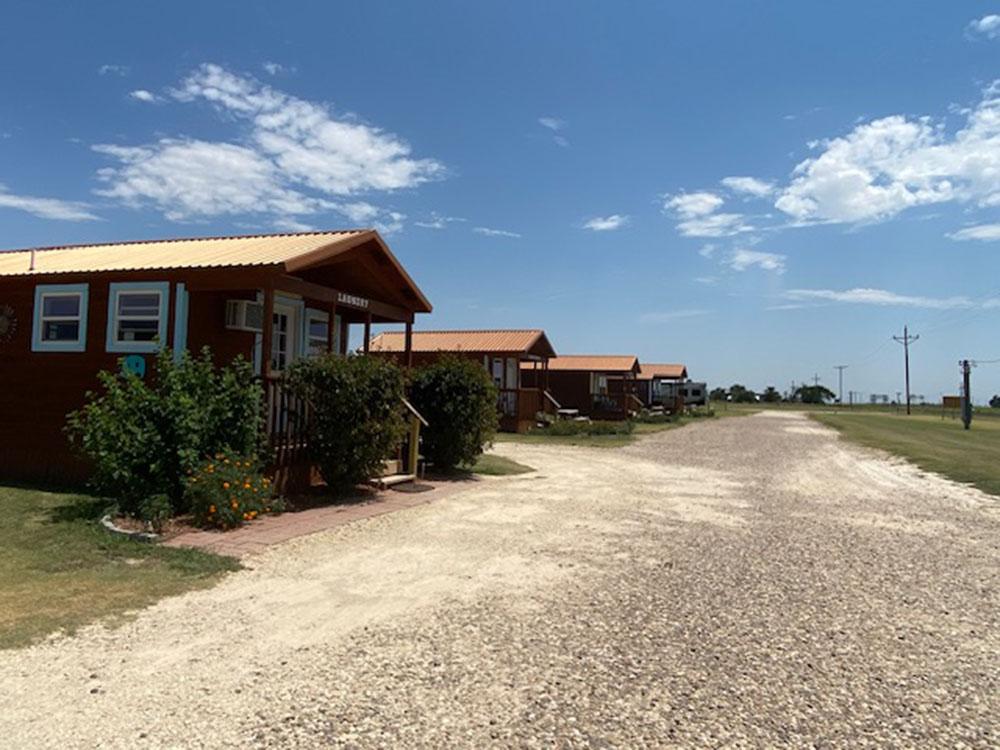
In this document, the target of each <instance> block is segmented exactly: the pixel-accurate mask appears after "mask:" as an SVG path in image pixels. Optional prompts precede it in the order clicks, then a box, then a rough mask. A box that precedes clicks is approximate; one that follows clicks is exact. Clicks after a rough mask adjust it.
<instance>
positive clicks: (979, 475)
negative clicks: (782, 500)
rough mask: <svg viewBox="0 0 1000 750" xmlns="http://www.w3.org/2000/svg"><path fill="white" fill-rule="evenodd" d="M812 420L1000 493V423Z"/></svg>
mask: <svg viewBox="0 0 1000 750" xmlns="http://www.w3.org/2000/svg"><path fill="white" fill-rule="evenodd" d="M811 416H812V418H813V419H815V420H817V421H819V422H822V423H823V424H825V425H829V426H830V427H833V428H835V429H837V430H838V431H840V433H841V434H842V435H843V436H844V437H845V438H846V439H848V440H852V441H854V442H857V443H860V444H862V445H867V446H870V447H873V448H882V449H883V450H887V451H889V452H891V453H895V454H896V455H899V456H902V457H904V458H907V459H909V460H910V461H912V462H913V463H915V464H916V465H917V466H919V467H920V468H922V469H925V470H927V471H933V472H936V473H938V474H942V475H943V476H946V477H948V478H949V479H953V480H955V481H957V482H965V483H968V484H972V485H974V486H976V487H978V488H979V489H981V490H983V491H984V492H989V493H990V494H993V495H1000V420H998V419H995V418H990V417H984V418H979V417H977V418H976V419H974V420H973V423H972V429H971V430H969V431H966V430H964V429H962V423H961V421H960V420H957V419H950V418H947V419H941V416H940V412H939V413H938V415H937V416H932V415H931V414H914V415H913V416H910V417H907V416H906V415H905V414H901V415H897V414H885V413H876V412H868V413H837V414H832V413H813V414H812V415H811Z"/></svg>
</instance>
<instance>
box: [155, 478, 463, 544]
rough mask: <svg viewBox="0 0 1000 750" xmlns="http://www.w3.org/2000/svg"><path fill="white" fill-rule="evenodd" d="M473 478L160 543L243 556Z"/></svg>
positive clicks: (457, 487)
mask: <svg viewBox="0 0 1000 750" xmlns="http://www.w3.org/2000/svg"><path fill="white" fill-rule="evenodd" d="M477 481H479V480H476V479H466V480H453V481H447V482H440V481H433V480H426V479H422V480H420V483H421V484H427V485H431V486H432V487H433V488H434V489H432V490H429V491H427V492H399V491H396V490H392V489H389V490H381V491H374V490H373V491H372V493H371V494H370V495H368V496H366V497H365V499H363V500H360V501H359V502H355V503H342V504H338V505H327V506H323V507H320V508H310V509H308V510H301V511H295V512H291V513H282V514H281V515H277V516H264V517H262V518H259V519H257V520H256V521H252V522H250V523H248V524H246V525H245V526H243V527H241V528H239V529H236V530H234V531H201V530H198V529H192V530H191V531H185V532H183V533H181V534H178V535H177V536H175V537H171V538H170V539H167V540H165V541H164V542H163V544H164V545H165V546H167V547H195V548H198V549H204V550H208V551H210V552H215V553H218V554H220V555H230V556H232V557H245V556H247V555H254V554H257V553H258V552H262V551H264V550H265V549H267V548H268V547H270V546H271V545H273V544H279V543H281V542H285V541H288V540H289V539H294V538H296V537H300V536H305V535H306V534H315V533H316V532H317V531H326V530H327V529H332V528H336V527H337V526H343V525H344V524H348V523H352V522H354V521H360V520H361V519H363V518H372V517H373V516H381V515H383V514H385V513H394V512H395V511H398V510H406V509H407V508H413V507H415V506H417V505H424V504H425V503H430V502H434V501H435V500H441V499H442V498H445V497H447V496H449V495H452V494H454V493H456V492H459V491H461V490H463V489H465V488H467V487H469V486H471V485H473V484H475V483H476V482H477Z"/></svg>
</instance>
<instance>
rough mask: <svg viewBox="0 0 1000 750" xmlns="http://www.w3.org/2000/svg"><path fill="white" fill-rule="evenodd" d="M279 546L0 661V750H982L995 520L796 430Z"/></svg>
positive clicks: (516, 449)
mask: <svg viewBox="0 0 1000 750" xmlns="http://www.w3.org/2000/svg"><path fill="white" fill-rule="evenodd" d="M498 451H499V452H501V453H503V454H505V455H508V456H510V457H512V458H515V459H516V460H518V461H521V462H523V463H527V464H529V465H531V466H534V467H536V468H537V469H538V471H537V472H535V473H533V474H529V475H524V476H520V477H512V478H502V479H490V480H484V481H482V482H481V483H479V484H477V485H476V486H474V487H472V488H471V489H469V490H468V491H464V492H462V493H460V494H456V495H452V496H450V497H448V498H446V499H444V500H442V501H440V502H438V503H433V504H431V505H427V506H422V507H420V508H417V509H414V510H409V511H405V512H402V513H395V514H391V515H388V516H382V517H379V518H376V519H371V520H369V521H363V522H359V523H357V524H353V525H351V526H349V527H345V528H341V529H336V530H333V531H331V532H327V533H322V534H316V535H313V536H310V537H307V538H303V539H299V540H296V541H293V542H290V543H287V544H284V545H281V546H279V547H276V548H274V549H272V550H270V551H268V552H267V553H265V554H263V555H261V556H259V557H257V558H254V559H253V562H252V568H253V569H252V570H247V571H242V572H240V573H237V574H234V575H232V576H230V577H228V578H227V579H226V580H225V581H223V582H222V583H221V584H220V585H218V586H217V587H215V588H213V589H211V590H209V591H200V592H194V593H191V594H187V595H184V596H181V597H176V598H173V599H169V600H166V601H163V602H161V603H160V604H158V605H156V606H154V607H152V608H150V609H147V610H145V611H143V612H141V613H137V615H136V616H135V617H134V618H133V619H131V620H130V621H129V622H127V623H125V624H124V625H121V626H119V627H116V628H106V627H103V626H94V627H91V628H88V629H87V630H85V631H83V632H81V633H79V634H77V635H76V636H74V637H71V638H56V639H53V640H51V641H49V642H46V643H44V644H41V645H39V646H36V647H33V648H30V649H25V650H22V651H16V652H0V746H3V747H11V748H32V747H60V748H76V747H80V748H94V747H102V748H118V747H121V748H154V747H155V748H159V747H296V748H308V747H329V746H332V747H359V748H368V747H385V748H407V747H428V748H439V747H475V748H480V747H491V746H495V747H596V748H608V747H624V748H637V747H696V748H703V747H850V748H858V747H916V748H934V747H983V748H985V747H997V746H998V745H1000V630H998V625H1000V622H998V620H1000V585H998V584H1000V580H998V579H1000V510H998V509H1000V503H998V502H997V500H996V499H995V498H989V497H987V496H985V495H983V494H981V493H979V492H977V491H975V490H972V489H968V488H965V487H962V486H959V485H956V484H953V483H950V482H947V481H945V480H942V479H940V478H938V477H935V476H929V475H926V474H923V473H921V472H919V471H917V470H916V469H914V468H912V467H910V466H908V465H906V464H904V463H902V462H900V461H896V460H893V459H889V458H886V457H883V456H881V455H878V454H876V453H874V452H871V451H867V450H863V449H859V448H855V447H852V446H849V445H846V444H844V443H842V442H840V441H839V440H838V439H837V437H836V435H835V433H833V432H831V431H829V430H827V429H825V428H822V427H819V426H817V425H816V424H814V423H812V422H810V421H809V420H808V419H806V418H805V417H803V416H801V415H796V414H789V413H767V414H762V415H757V416H753V417H740V418H732V419H718V420H712V421H710V422H709V421H706V422H705V423H701V424H696V425H693V426H690V427H686V428H684V429H683V430H674V431H670V432H665V433H660V434H657V435H652V436H649V437H647V438H645V439H643V440H642V441H641V442H639V443H637V444H636V445H633V446H631V447H628V448H625V449H621V450H611V449H608V450H600V449H579V448H558V447H539V446H536V445H524V444H513V443H504V444H501V445H500V446H499V448H498Z"/></svg>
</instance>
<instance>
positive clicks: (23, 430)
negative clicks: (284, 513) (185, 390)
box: [0, 229, 431, 489]
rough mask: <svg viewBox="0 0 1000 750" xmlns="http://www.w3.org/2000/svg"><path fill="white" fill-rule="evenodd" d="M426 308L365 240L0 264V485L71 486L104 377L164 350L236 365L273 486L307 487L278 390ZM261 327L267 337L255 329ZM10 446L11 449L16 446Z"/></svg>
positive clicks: (119, 251)
mask: <svg viewBox="0 0 1000 750" xmlns="http://www.w3.org/2000/svg"><path fill="white" fill-rule="evenodd" d="M430 311H431V304H430V302H428V300H427V298H426V297H425V296H424V294H423V293H422V292H421V291H420V289H419V288H418V287H417V285H416V284H415V283H414V281H413V279H411V278H410V276H409V274H407V272H406V270H405V269H404V268H403V266H402V265H401V264H400V263H399V261H398V260H397V259H396V257H395V256H394V255H393V254H392V252H391V251H390V250H389V247H388V246H387V245H386V243H385V241H384V240H383V239H382V237H381V236H379V234H378V232H376V231H374V230H371V229H354V230H345V231H329V232H308V233H301V234H276V235H253V236H240V237H205V238H193V239H176V240H154V241H141V242H121V243H111V244H100V245H76V246H62V247H47V248H29V249H24V250H13V251H6V252H0V383H2V387H0V414H2V415H3V420H2V424H3V436H2V439H0V478H3V479H19V480H39V479H41V480H53V479H54V480H59V481H79V480H80V479H82V478H83V477H85V475H86V467H85V466H84V465H83V463H82V462H81V461H80V460H79V459H78V458H77V457H75V456H74V455H73V454H72V452H71V451H70V448H69V446H68V444H67V441H66V438H65V437H64V435H63V426H64V424H65V421H66V414H67V413H68V412H70V411H73V410H75V409H77V408H79V407H80V406H81V405H82V404H83V402H84V394H85V392H86V391H87V390H93V389H94V388H95V387H96V386H97V379H96V375H97V373H98V372H99V371H101V370H112V369H115V368H117V367H119V362H121V363H122V365H124V366H127V367H128V368H129V369H130V370H131V371H133V372H136V373H139V374H143V373H145V372H146V371H147V370H150V369H151V365H152V360H153V358H154V357H155V356H156V354H157V352H159V350H160V349H162V348H164V347H166V348H168V349H171V350H173V351H174V353H175V355H177V356H179V354H180V352H182V351H183V350H185V349H189V350H191V351H199V350H200V349H201V348H202V347H205V346H208V347H210V348H211V350H212V352H213V354H214V356H215V360H216V362H219V363H222V362H227V361H231V360H232V359H234V358H235V357H237V356H238V355H242V356H243V357H244V358H246V359H248V360H250V361H252V362H253V366H254V368H255V370H256V372H257V374H258V375H259V377H260V378H261V380H262V381H263V385H264V390H265V394H266V395H265V399H266V403H265V404H263V405H262V408H263V409H264V410H265V411H264V413H265V415H266V428H267V432H268V435H267V437H268V439H269V441H270V444H271V447H272V449H273V451H274V454H273V455H274V462H275V466H274V467H273V468H274V471H275V484H276V485H278V486H279V489H293V488H294V487H295V486H296V485H298V486H301V485H303V484H306V483H308V481H309V478H310V477H311V476H312V474H311V467H309V466H308V463H307V462H305V459H304V456H305V447H306V446H305V437H304V434H305V425H304V420H305V409H304V407H303V406H302V405H296V404H294V403H293V402H292V400H291V397H290V396H289V395H288V393H287V392H286V391H285V389H284V388H283V385H282V383H283V381H282V373H283V371H284V370H285V369H286V368H287V367H288V365H289V364H291V363H292V362H293V361H295V360H296V359H298V358H300V357H309V356H316V355H319V354H325V353H328V352H334V353H340V354H346V353H347V351H348V340H349V337H350V335H351V330H352V326H354V327H363V335H364V339H365V340H367V339H368V337H369V336H370V332H371V327H372V325H373V324H401V325H402V326H404V331H403V332H402V336H403V341H404V345H403V357H402V359H403V361H404V363H409V362H410V347H409V342H410V340H411V338H412V331H413V323H414V317H415V315H417V314H418V313H429V312H430ZM265 321H267V322H268V323H267V324H265ZM15 436H16V439H14V437H15Z"/></svg>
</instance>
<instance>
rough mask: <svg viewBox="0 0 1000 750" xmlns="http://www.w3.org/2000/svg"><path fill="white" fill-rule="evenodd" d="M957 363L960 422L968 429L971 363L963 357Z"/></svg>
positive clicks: (970, 418) (969, 424)
mask: <svg viewBox="0 0 1000 750" xmlns="http://www.w3.org/2000/svg"><path fill="white" fill-rule="evenodd" d="M958 364H959V367H961V368H962V424H964V425H965V429H969V427H970V426H971V425H972V392H971V391H970V390H969V379H970V375H971V374H972V363H971V362H969V360H967V359H963V360H962V361H961V362H959V363H958Z"/></svg>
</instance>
